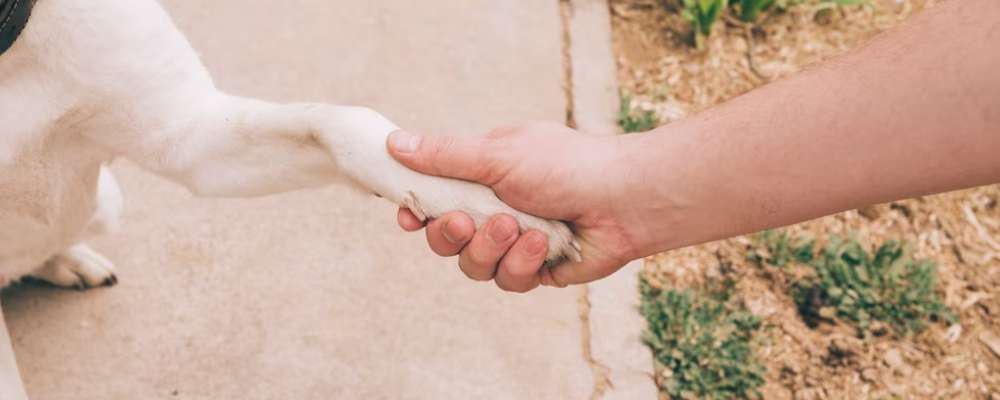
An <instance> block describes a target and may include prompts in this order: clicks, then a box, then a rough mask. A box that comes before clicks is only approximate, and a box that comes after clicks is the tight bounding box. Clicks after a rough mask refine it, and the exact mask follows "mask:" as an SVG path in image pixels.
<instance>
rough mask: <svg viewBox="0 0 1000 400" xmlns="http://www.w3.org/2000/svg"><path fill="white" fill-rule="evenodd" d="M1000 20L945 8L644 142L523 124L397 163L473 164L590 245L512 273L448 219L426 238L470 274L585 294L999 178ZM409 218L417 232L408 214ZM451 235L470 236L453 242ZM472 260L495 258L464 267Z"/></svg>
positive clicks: (981, 3) (984, 10) (969, 8)
mask: <svg viewBox="0 0 1000 400" xmlns="http://www.w3.org/2000/svg"><path fill="white" fill-rule="evenodd" d="M998 21H1000V3H998V2H996V1H992V0H964V1H951V2H946V3H944V4H942V5H940V6H938V7H936V8H935V9H933V10H931V11H929V12H927V13H926V14H924V15H921V16H918V17H916V18H914V20H913V21H912V22H911V23H909V24H907V25H906V26H904V27H901V28H899V29H897V30H895V31H892V32H890V33H887V34H886V35H883V36H881V37H879V38H877V39H876V40H874V41H873V42H872V43H871V44H869V45H868V46H865V47H864V48H862V49H860V50H857V51H854V52H852V53H850V54H848V55H846V56H844V57H841V58H838V59H836V60H833V61H831V62H828V63H825V64H823V65H821V66H818V67H816V68H813V69H812V70H809V71H807V72H805V73H802V74H799V75H796V76H794V77H791V78H789V79H786V80H783V81H779V82H776V83H774V84H771V85H768V86H766V87H763V88H761V89H758V90H756V91H753V92H751V93H748V94H746V95H744V96H741V97H739V98H737V99H734V100H733V101H731V102H729V103H727V104H724V105H722V106H720V107H716V108H714V109H711V110H708V111H705V112H703V113H701V114H699V115H697V116H694V117H692V118H689V119H687V120H684V121H681V122H678V123H675V124H671V125H669V126H666V127H663V128H660V129H657V130H655V131H653V132H650V133H647V134H640V135H629V136H622V137H609V138H594V137H589V136H579V135H562V134H561V135H558V137H559V140H562V141H563V144H562V146H557V145H546V146H541V145H539V144H538V143H539V141H543V140H545V139H544V138H545V135H543V134H540V133H537V132H535V131H538V130H540V129H541V128H539V127H537V126H530V127H528V128H524V129H514V130H513V131H512V132H513V133H510V132H508V133H506V134H504V135H496V137H493V138H486V139H457V138H439V137H437V138H436V137H428V138H425V140H423V141H422V142H421V146H419V148H418V149H417V151H416V152H413V153H407V154H399V153H395V152H394V155H395V156H396V157H397V159H399V160H400V161H402V162H404V163H405V164H407V165H408V166H410V167H412V168H416V169H418V170H420V171H422V172H426V173H436V174H445V175H449V176H453V175H452V174H453V173H456V172H457V171H458V170H459V169H470V168H471V170H474V171H477V172H476V173H475V174H465V175H466V176H459V177H460V178H464V179H471V180H477V181H480V182H483V183H486V184H489V185H491V186H492V187H493V189H494V190H495V191H496V192H497V193H498V195H499V196H500V197H501V198H502V199H503V200H505V201H507V202H508V203H509V204H511V205H512V206H514V207H515V208H519V209H522V210H524V211H527V212H530V213H534V214H538V215H540V216H545V217H550V218H561V219H566V220H569V221H571V222H573V223H574V224H575V226H576V228H577V229H578V232H579V233H582V234H583V235H584V239H585V242H587V243H588V247H587V248H586V249H585V253H584V257H585V258H586V259H587V260H585V262H584V263H583V264H572V263H569V264H563V265H561V266H558V267H556V268H554V269H552V270H547V269H541V270H539V268H538V266H540V263H536V264H537V265H524V264H525V263H526V262H525V261H521V260H518V261H517V262H505V260H506V258H505V254H509V252H508V251H507V250H509V249H510V248H511V247H512V246H517V245H518V239H517V238H515V239H514V240H512V241H510V243H509V244H508V243H501V244H495V243H494V244H490V243H489V242H488V241H484V240H477V238H481V237H482V236H483V234H484V233H483V232H479V233H473V231H472V229H471V228H469V225H468V224H466V223H465V222H463V220H464V218H463V216H461V215H458V214H449V215H448V216H446V217H444V218H442V219H440V220H439V221H435V222H433V223H431V225H430V226H429V230H428V237H429V242H430V244H431V246H432V248H434V249H435V250H436V251H438V252H439V253H440V254H443V255H449V254H459V253H461V255H462V259H461V260H460V262H463V270H475V271H483V273H482V275H481V276H480V277H479V278H483V277H486V278H494V279H497V283H498V285H501V287H502V288H505V289H509V290H516V291H523V290H527V289H530V288H533V287H534V286H536V285H537V284H538V283H539V282H542V283H546V284H552V285H558V286H561V285H566V284H575V283H584V282H588V281H591V280H594V279H597V278H600V277H603V276H606V275H607V274H609V273H611V272H613V271H614V270H617V268H619V267H620V266H621V265H623V264H624V263H625V262H626V261H628V259H631V258H636V257H641V256H645V255H649V254H654V253H656V252H660V251H664V250H669V249H674V248H678V247H683V246H687V245H692V244H697V243H703V242H707V241H711V240H716V239H721V238H725V237H731V236H735V235H738V234H743V233H748V232H753V231H757V230H760V229H765V228H771V227H777V226H783V225H787V224H791V223H795V222H800V221H804V220H808V219H811V218H815V217H819V216H822V215H828V214H831V213H835V212H838V211H843V210H847V209H852V208H856V207H860V206H864V205H868V204H874V203H878V202H883V201H889V200H894V199H900V198H906V197H912V196H917V195H923V194H929V193H937V192H942V191H947V190H953V189H958V188H964V187H971V186H977V185H982V184H988V183H994V182H998V181H1000V128H998V126H1000V72H998V71H1000V52H997V51H996V49H995V47H996V45H995V43H997V42H998V40H1000V22H998ZM549 129H550V130H556V129H554V128H549ZM456 143H458V144H457V145H456ZM453 153H454V154H453ZM455 154H459V156H454V155H455ZM463 159H464V164H463ZM475 160H490V161H489V162H479V163H476V162H475ZM480 170H486V171H485V172H482V171H480ZM537 174H544V175H545V176H549V177H552V176H555V177H559V178H560V179H554V180H545V181H541V182H540V181H539V180H538V177H537V176H534V175H537ZM483 177H489V178H490V179H487V180H485V181H484V180H481V179H478V178H483ZM567 178H569V179H567ZM549 192H551V193H552V194H549ZM529 194H530V195H529ZM558 199H569V200H570V201H568V202H564V201H561V200H558ZM562 203H566V204H568V206H560V204H562ZM568 211H571V212H568ZM400 222H401V224H402V225H403V226H404V227H406V228H411V229H412V228H415V227H417V226H419V225H418V224H414V223H413V221H412V220H410V219H409V216H408V215H407V214H406V213H405V212H402V213H401V215H400ZM453 224H454V225H453ZM442 227H447V228H449V229H455V230H456V232H453V233H452V236H453V237H457V238H459V239H462V240H458V241H457V242H458V243H451V242H448V241H446V240H444V238H443V235H442V234H441V231H442ZM484 231H485V230H484ZM596 233H600V235H598V236H594V235H595V234H596ZM587 235H590V236H589V239H588V236H587ZM470 240H471V242H472V243H471V244H470V243H469V242H470ZM491 246H492V247H491ZM505 249H506V250H505ZM588 251H591V252H592V251H598V254H597V255H596V256H591V255H590V254H588ZM477 252H478V253H486V255H479V256H476V257H470V256H468V255H467V254H469V253H477ZM588 256H589V257H588ZM472 258H476V260H472ZM465 264H468V265H465ZM498 265H499V268H498ZM505 270H516V271H519V273H518V274H510V273H507V272H504V271H505ZM525 271H540V272H539V273H537V274H534V275H528V274H526V273H524V272H525ZM467 273H468V271H467ZM490 273H492V274H493V275H492V276H490ZM512 275H516V276H512Z"/></svg>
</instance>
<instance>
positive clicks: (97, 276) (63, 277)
mask: <svg viewBox="0 0 1000 400" xmlns="http://www.w3.org/2000/svg"><path fill="white" fill-rule="evenodd" d="M31 277H32V278H36V279H39V280H42V281H45V282H48V283H51V284H53V285H55V286H59V287H64V288H72V289H79V290H84V289H89V288H94V287H98V286H114V285H115V284H116V283H118V277H116V276H115V267H114V264H112V263H111V261H108V259H107V258H104V256H102V255H100V254H99V253H97V252H96V251H94V249H91V248H90V247H89V246H87V245H84V244H78V245H75V246H73V247H70V248H69V249H67V250H66V251H63V252H61V253H59V254H56V255H55V256H53V257H52V258H51V259H49V261H47V262H46V263H45V265H43V266H42V267H41V268H39V269H38V270H37V271H35V272H34V273H32V274H31Z"/></svg>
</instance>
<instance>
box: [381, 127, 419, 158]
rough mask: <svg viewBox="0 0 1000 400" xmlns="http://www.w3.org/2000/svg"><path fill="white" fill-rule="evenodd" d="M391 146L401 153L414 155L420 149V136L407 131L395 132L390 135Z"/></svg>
mask: <svg viewBox="0 0 1000 400" xmlns="http://www.w3.org/2000/svg"><path fill="white" fill-rule="evenodd" d="M389 145H390V146H392V148H393V149H396V151H398V152H400V153H413V152H415V151H417V148H418V147H420V136H418V135H414V134H412V133H409V132H407V131H395V132H393V133H392V134H391V135H389Z"/></svg>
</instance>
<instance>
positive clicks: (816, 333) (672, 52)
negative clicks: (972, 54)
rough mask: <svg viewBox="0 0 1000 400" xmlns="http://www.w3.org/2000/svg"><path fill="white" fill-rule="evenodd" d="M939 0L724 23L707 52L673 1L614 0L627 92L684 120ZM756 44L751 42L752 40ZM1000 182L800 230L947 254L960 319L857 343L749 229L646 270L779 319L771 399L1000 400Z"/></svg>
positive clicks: (767, 348)
mask: <svg viewBox="0 0 1000 400" xmlns="http://www.w3.org/2000/svg"><path fill="white" fill-rule="evenodd" d="M933 3H935V2H934V1H925V0H898V1H897V0H885V1H880V0H876V1H873V3H872V7H845V8H843V9H838V10H834V11H833V12H829V13H822V14H821V15H819V16H817V13H816V12H815V10H814V9H813V8H812V7H809V6H800V7H797V8H793V9H792V10H790V11H789V12H787V13H781V14H772V15H771V16H769V17H767V19H766V20H765V21H764V22H763V23H762V27H761V28H755V29H750V28H747V27H745V26H742V25H741V24H740V23H738V22H736V21H726V22H724V23H719V24H717V25H716V27H715V31H714V32H713V34H712V36H711V37H710V38H709V39H708V40H707V41H706V46H705V47H706V50H705V51H698V50H695V49H693V48H691V46H689V45H688V44H687V42H686V41H685V38H684V35H683V32H684V31H685V30H686V26H687V24H686V22H685V21H683V20H682V19H681V18H680V17H679V16H678V14H676V13H670V12H668V11H666V9H665V8H664V7H663V5H662V4H661V1H660V0H613V1H612V14H613V23H614V35H615V51H616V54H617V57H618V70H619V80H620V82H621V85H622V88H623V89H624V90H626V91H628V92H629V93H632V94H634V95H635V98H636V101H635V107H638V108H641V109H646V110H655V111H656V112H657V113H658V114H659V115H660V116H661V117H662V119H663V121H662V122H665V123H667V122H671V121H674V120H677V119H680V118H683V117H684V116H686V115H690V114H693V113H697V112H698V111H700V110H702V109H705V108H707V107H710V106H712V105H715V104H718V103H720V102H723V101H726V100H727V99H730V98H732V97H734V96H737V95H739V94H741V93H744V92H746V91H749V90H751V89H753V88H755V87H757V86H760V85H762V84H765V83H767V82H768V81H771V80H774V79H779V78H781V77H783V76H788V75H790V74H794V73H796V72H798V71H800V70H802V69H803V68H805V67H807V66H809V65H810V64H813V63H816V62H819V61H822V60H824V59H828V58H830V57H834V56H836V55H839V54H842V53H844V52H846V51H849V50H850V49H852V48H855V47H857V46H859V45H861V44H863V43H864V42H865V41H866V40H867V39H869V38H871V37H872V36H874V35H875V34H878V33H879V32H882V31H884V30H886V29H889V28H891V27H893V26H895V25H897V24H899V23H901V22H903V21H905V20H906V19H907V18H909V17H910V16H912V15H914V14H916V13H918V12H920V11H921V10H923V9H925V8H927V7H931V6H933ZM748 39H750V40H749V41H752V45H748ZM998 201H1000V186H989V187H981V188H976V189H972V190H966V191H959V192H953V193H947V194H942V195H937V196H928V197H922V198H917V199H910V200H905V201H898V202H894V203H891V204H883V205H878V206H873V207H869V208H866V209H862V210H857V211H851V212H846V213H842V214H839V215H835V216H830V217H826V218H822V219H819V220H815V221H811V222H808V223H804V224H800V225H796V226H794V227H791V228H789V231H790V233H793V234H806V235H810V236H812V237H815V238H817V239H818V240H819V241H820V242H822V241H823V239H824V238H827V237H830V236H831V235H841V236H851V235H853V236H855V237H857V238H859V239H860V240H861V241H862V242H864V243H870V244H875V243H881V242H882V241H883V240H885V239H898V240H903V241H906V242H908V243H910V245H911V248H912V249H913V251H914V255H915V256H916V257H919V258H929V259H933V260H936V261H937V263H938V271H939V283H938V290H939V291H940V294H941V296H942V298H943V299H944V302H945V303H946V304H947V305H948V306H949V307H950V308H951V309H952V310H954V311H955V312H956V313H957V314H959V315H960V318H961V322H960V324H959V325H954V326H946V325H945V324H943V323H936V324H932V326H931V328H930V329H927V330H925V331H923V332H922V333H920V334H918V335H915V336H912V337H908V338H900V337H893V336H892V335H886V336H882V337H869V338H866V339H858V338H857V335H855V334H854V333H853V331H852V330H850V329H845V328H844V327H843V326H824V325H821V326H820V327H818V328H816V329H811V328H809V327H808V326H807V325H806V324H805V323H804V322H803V321H802V319H801V318H800V317H799V316H798V314H797V312H796V307H795V305H794V303H793V301H792V300H791V299H790V298H789V296H788V295H787V294H786V293H787V290H786V289H787V287H788V284H789V283H788V279H789V278H788V276H787V274H783V273H781V272H779V271H777V270H776V269H774V268H770V267H760V266H758V265H756V264H752V263H750V262H748V261H747V260H746V254H747V250H748V248H750V247H751V246H752V245H753V244H752V240H751V239H750V238H749V237H742V238H736V239H731V240H726V241H721V242H717V243H711V244H707V245H702V246H697V247H693V248H688V249H683V250H678V251H674V252H670V253H667V254H662V255H658V256H654V257H651V258H649V259H648V260H647V262H646V266H645V269H644V272H643V273H644V274H645V276H646V277H647V278H648V279H650V280H651V281H654V282H661V283H663V284H665V285H679V286H685V285H696V284H697V283H698V282H702V281H704V280H705V279H708V278H712V277H716V276H723V275H724V276H727V277H735V278H737V281H738V282H739V284H738V285H737V289H736V290H737V298H739V299H740V300H741V301H742V303H743V304H744V305H746V307H747V308H748V309H749V310H750V311H752V312H753V313H755V314H757V315H759V316H761V317H763V318H764V319H765V321H766V323H767V326H768V327H769V328H767V329H766V330H765V333H766V336H767V337H766V338H765V340H763V341H762V344H761V345H760V347H759V348H758V349H757V354H758V356H759V357H760V358H761V359H762V360H763V361H764V362H765V364H766V366H767V369H768V372H767V384H766V385H765V386H764V387H763V389H762V392H763V395H764V398H767V399H786V398H795V399H820V398H851V399H854V398H945V397H948V398H956V399H1000V208H998V206H997V202H998Z"/></svg>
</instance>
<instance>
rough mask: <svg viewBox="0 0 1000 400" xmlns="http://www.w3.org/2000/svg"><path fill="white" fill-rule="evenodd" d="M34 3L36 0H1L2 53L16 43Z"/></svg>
mask: <svg viewBox="0 0 1000 400" xmlns="http://www.w3.org/2000/svg"><path fill="white" fill-rule="evenodd" d="M34 5H35V0H0V54H3V53H4V52H6V51H7V49H10V46H13V45H14V41H15V40H17V36H18V35H20V34H21V30H22V29H24V26H25V25H27V24H28V17H29V16H31V7H33V6H34Z"/></svg>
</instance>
